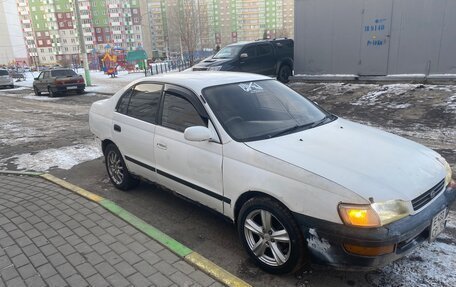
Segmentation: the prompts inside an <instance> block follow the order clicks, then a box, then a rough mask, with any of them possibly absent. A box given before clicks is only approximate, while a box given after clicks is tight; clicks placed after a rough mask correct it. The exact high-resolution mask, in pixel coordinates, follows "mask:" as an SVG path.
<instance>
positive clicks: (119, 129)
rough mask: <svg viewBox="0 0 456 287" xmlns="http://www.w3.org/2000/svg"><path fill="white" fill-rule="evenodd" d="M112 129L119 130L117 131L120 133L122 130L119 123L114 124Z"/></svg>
mask: <svg viewBox="0 0 456 287" xmlns="http://www.w3.org/2000/svg"><path fill="white" fill-rule="evenodd" d="M114 130H115V131H116V132H119V133H120V132H121V131H122V128H121V127H120V126H119V125H114Z"/></svg>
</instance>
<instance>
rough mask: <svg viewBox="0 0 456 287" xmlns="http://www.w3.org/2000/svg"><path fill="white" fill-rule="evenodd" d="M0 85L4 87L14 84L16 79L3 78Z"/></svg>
mask: <svg viewBox="0 0 456 287" xmlns="http://www.w3.org/2000/svg"><path fill="white" fill-rule="evenodd" d="M0 86H1V87H4V86H14V81H13V80H8V81H6V80H1V81H0Z"/></svg>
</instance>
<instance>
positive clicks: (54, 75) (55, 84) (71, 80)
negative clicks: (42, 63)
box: [33, 69, 85, 97]
mask: <svg viewBox="0 0 456 287" xmlns="http://www.w3.org/2000/svg"><path fill="white" fill-rule="evenodd" d="M84 89H85V82H84V78H83V77H82V76H81V75H78V74H76V73H75V72H74V71H73V70H71V69H52V70H48V71H43V72H41V74H40V75H39V76H38V78H35V80H34V81H33V90H34V91H35V94H36V95H37V96H40V95H41V93H43V92H47V93H49V96H50V97H54V96H56V95H57V94H58V93H64V92H69V91H76V92H77V93H78V94H82V93H83V92H84Z"/></svg>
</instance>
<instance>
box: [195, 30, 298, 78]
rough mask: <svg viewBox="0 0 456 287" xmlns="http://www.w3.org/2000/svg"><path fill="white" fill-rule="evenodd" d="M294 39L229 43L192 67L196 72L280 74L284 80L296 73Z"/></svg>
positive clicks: (279, 76)
mask: <svg viewBox="0 0 456 287" xmlns="http://www.w3.org/2000/svg"><path fill="white" fill-rule="evenodd" d="M293 50H294V42H293V40H291V39H286V38H283V39H274V40H261V41H254V42H242V43H235V44H231V45H228V46H226V47H224V48H223V49H221V50H220V51H219V52H218V53H217V54H216V55H215V56H213V57H211V58H207V59H205V60H203V61H201V62H200V63H198V64H197V65H195V66H193V68H192V70H193V71H236V72H248V73H256V74H263V75H267V76H273V77H277V79H278V80H279V81H281V82H283V83H286V82H288V78H289V77H290V76H291V75H292V73H293Z"/></svg>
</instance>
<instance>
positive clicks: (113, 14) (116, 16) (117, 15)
mask: <svg viewBox="0 0 456 287" xmlns="http://www.w3.org/2000/svg"><path fill="white" fill-rule="evenodd" d="M109 17H111V18H119V17H120V14H119V13H109Z"/></svg>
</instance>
